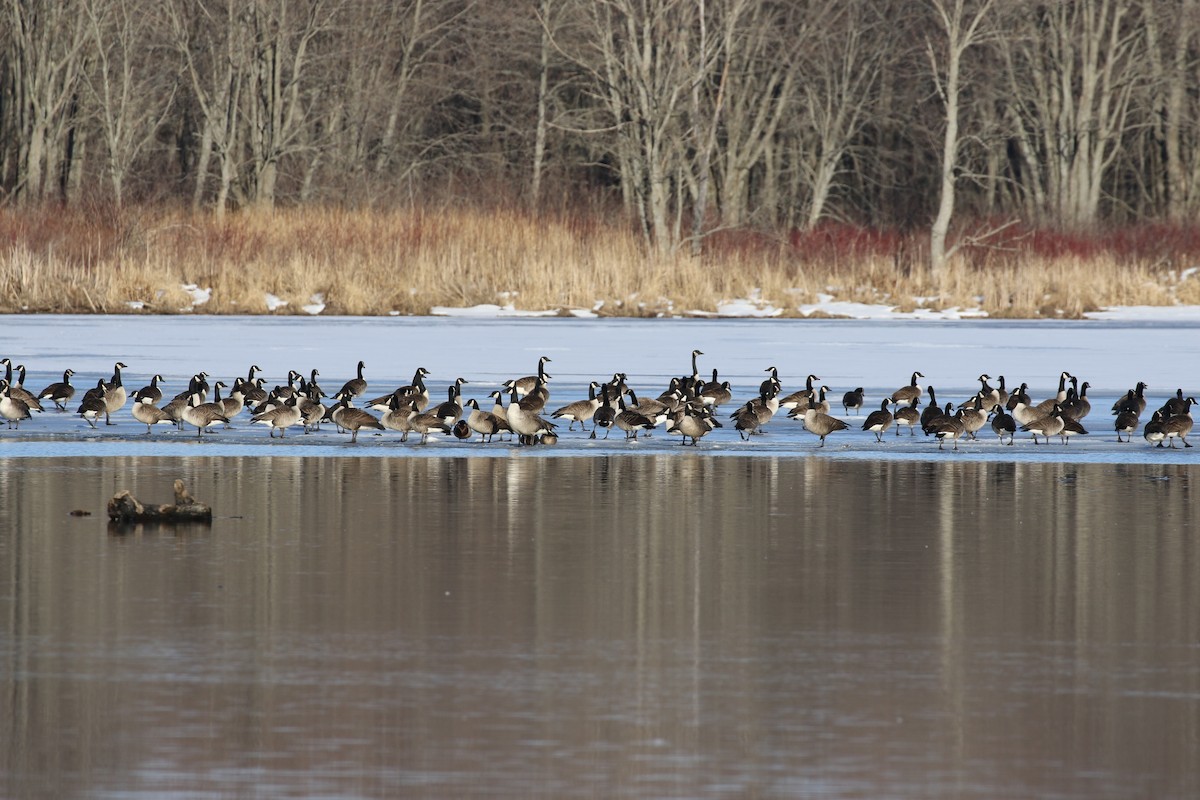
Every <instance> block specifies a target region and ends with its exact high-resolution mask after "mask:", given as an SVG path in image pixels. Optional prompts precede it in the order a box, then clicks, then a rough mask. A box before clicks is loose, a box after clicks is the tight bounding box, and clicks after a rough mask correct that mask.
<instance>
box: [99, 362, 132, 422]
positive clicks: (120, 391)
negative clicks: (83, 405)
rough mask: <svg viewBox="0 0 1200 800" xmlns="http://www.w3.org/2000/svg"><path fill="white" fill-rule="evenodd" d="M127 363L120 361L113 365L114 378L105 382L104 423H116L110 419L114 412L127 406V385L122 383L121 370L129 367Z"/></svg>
mask: <svg viewBox="0 0 1200 800" xmlns="http://www.w3.org/2000/svg"><path fill="white" fill-rule="evenodd" d="M128 368H129V366H128V365H127V364H122V363H121V362H120V361H118V362H117V363H116V364H115V365H114V366H113V376H112V380H110V381H109V382H108V383H106V384H104V424H105V425H112V424H114V423H113V421H112V419H110V417H111V415H112V414H115V413H116V412H118V411H120V410H121V409H122V408H123V407H124V406H125V400H126V394H125V387H124V386H123V385H121V370H123V369H128Z"/></svg>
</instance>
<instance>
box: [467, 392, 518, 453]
mask: <svg viewBox="0 0 1200 800" xmlns="http://www.w3.org/2000/svg"><path fill="white" fill-rule="evenodd" d="M467 408H469V409H471V413H469V414H467V418H466V420H465V422H466V425H467V428H468V429H469V430H472V431H474V432H475V433H478V434H479V443H480V444H483V442H484V441H488V442H490V441H492V437H494V436H495V435H496V434H497V433H500V432H502V431H504V430H508V429H509V428H508V423H507V422H505V421H504V420H502V419H500V418H499V417H497V416H496V415H495V414H492V413H491V412H488V411H483V410H482V409H480V408H479V401H478V400H476V399H475V398H474V397H472V398H471V399H470V400H468V401H467ZM485 437H486V438H485Z"/></svg>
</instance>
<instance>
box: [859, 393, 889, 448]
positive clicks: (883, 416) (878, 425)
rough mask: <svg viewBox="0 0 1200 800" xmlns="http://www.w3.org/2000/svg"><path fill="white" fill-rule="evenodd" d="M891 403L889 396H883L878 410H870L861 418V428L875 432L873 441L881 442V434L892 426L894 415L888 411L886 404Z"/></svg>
mask: <svg viewBox="0 0 1200 800" xmlns="http://www.w3.org/2000/svg"><path fill="white" fill-rule="evenodd" d="M889 405H891V400H890V398H886V397H885V398H884V399H883V401H882V402H881V403H880V404H879V410H878V411H872V412H871V413H870V414H868V415H867V418H866V419H865V420H863V424H862V429H863V430H864V431H870V432H871V433H873V434H875V441H876V442H878V443H880V444H882V443H883V435H884V434H885V433H887V429H888V428H890V427H892V421H893V420H895V415H893V414H892V412H891V411H888V406H889Z"/></svg>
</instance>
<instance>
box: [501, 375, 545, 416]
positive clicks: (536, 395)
mask: <svg viewBox="0 0 1200 800" xmlns="http://www.w3.org/2000/svg"><path fill="white" fill-rule="evenodd" d="M516 388H517V387H516V386H515V385H513V386H509V391H513V390H516ZM517 394H518V395H520V392H517ZM549 399H550V392H549V391H548V390H547V389H546V383H545V381H543V380H542V379H541V378H537V379H535V380H534V382H533V387H532V388H531V389H530V390H529V391H528V392H527V393H526V394H525V396H524V397H521V398H520V399H519V400H517V404H518V405H520V406H521V408H522V409H523V410H524V411H526V412H528V413H530V414H537V413H539V412H541V410H542V409H544V408H545V407H546V401H547V400H549ZM511 407H512V404H511V403H510V404H509V408H511Z"/></svg>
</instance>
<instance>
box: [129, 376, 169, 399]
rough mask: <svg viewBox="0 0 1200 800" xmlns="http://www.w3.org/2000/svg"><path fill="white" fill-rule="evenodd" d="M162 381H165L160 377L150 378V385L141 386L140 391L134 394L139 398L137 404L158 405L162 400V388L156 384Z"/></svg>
mask: <svg viewBox="0 0 1200 800" xmlns="http://www.w3.org/2000/svg"><path fill="white" fill-rule="evenodd" d="M164 380H166V379H165V378H163V376H162V375H153V376H151V378H150V384H149V385H148V386H143V387H142V388H141V389H138V390H137V391H136V392H135V393H134V394H136V395H137V396H138V397H140V398H141V399H140V400H139V401H138V402H139V403H150V404H151V405H155V406H156V405H158V401H159V400H162V396H163V395H162V388H161V387H160V386H159V385H158V384H159V383H161V382H162V381H164Z"/></svg>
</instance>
